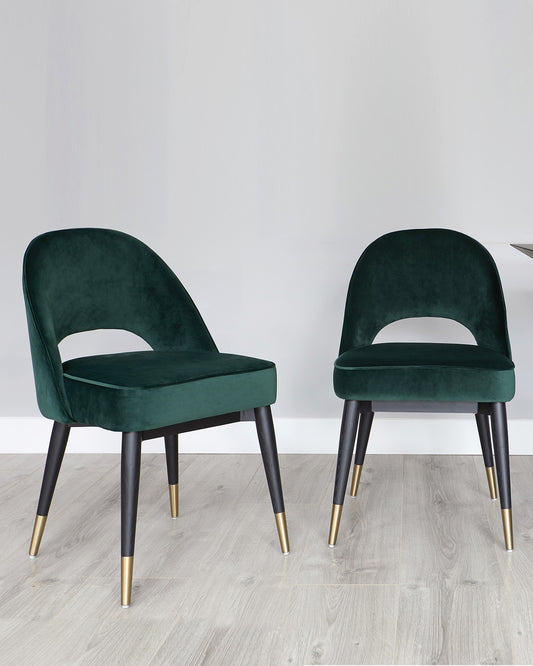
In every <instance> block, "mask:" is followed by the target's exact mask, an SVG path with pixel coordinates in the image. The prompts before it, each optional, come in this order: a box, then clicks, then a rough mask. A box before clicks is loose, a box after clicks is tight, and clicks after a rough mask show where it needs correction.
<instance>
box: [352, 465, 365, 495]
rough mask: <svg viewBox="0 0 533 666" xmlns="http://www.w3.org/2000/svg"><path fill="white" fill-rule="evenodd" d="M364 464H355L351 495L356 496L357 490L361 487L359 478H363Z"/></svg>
mask: <svg viewBox="0 0 533 666" xmlns="http://www.w3.org/2000/svg"><path fill="white" fill-rule="evenodd" d="M362 469H363V465H354V466H353V475H352V487H351V490H350V495H351V496H352V497H355V496H356V495H357V490H358V488H359V480H360V479H361V470H362Z"/></svg>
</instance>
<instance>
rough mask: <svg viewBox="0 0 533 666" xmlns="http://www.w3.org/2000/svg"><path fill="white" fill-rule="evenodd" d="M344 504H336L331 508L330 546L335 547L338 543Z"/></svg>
mask: <svg viewBox="0 0 533 666" xmlns="http://www.w3.org/2000/svg"><path fill="white" fill-rule="evenodd" d="M341 515H342V504H334V505H333V509H332V510H331V525H330V528H329V546H330V547H333V546H334V545H335V544H336V543H337V535H338V533H339V524H340V522H341Z"/></svg>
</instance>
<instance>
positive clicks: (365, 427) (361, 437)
mask: <svg viewBox="0 0 533 666" xmlns="http://www.w3.org/2000/svg"><path fill="white" fill-rule="evenodd" d="M373 420H374V412H364V413H363V414H361V416H360V418H359V428H358V433H357V445H356V447H355V459H354V465H353V476H352V487H351V490H350V495H351V496H352V497H355V496H356V495H357V489H358V488H359V481H360V479H361V471H362V469H363V463H364V461H365V454H366V447H367V446H368V438H369V437H370V429H371V428H372V421H373Z"/></svg>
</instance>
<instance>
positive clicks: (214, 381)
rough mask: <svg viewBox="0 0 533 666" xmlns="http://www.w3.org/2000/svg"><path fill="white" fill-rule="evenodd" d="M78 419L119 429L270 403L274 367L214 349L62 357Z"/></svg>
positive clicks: (146, 427) (142, 427) (273, 397)
mask: <svg viewBox="0 0 533 666" xmlns="http://www.w3.org/2000/svg"><path fill="white" fill-rule="evenodd" d="M63 373H64V381H65V390H66V394H67V399H68V402H69V407H70V413H71V416H72V418H73V420H74V421H76V422H79V423H87V424H90V425H95V426H100V427H102V428H107V429H108V430H116V431H121V432H128V431H131V432H133V431H135V432H137V431H142V430H150V429H152V428H161V427H164V426H167V425H172V424H175V423H183V422H186V421H192V420H195V419H201V418H206V417H210V416H218V415H221V414H227V413H230V412H236V411H241V410H245V409H252V408H255V407H263V406H265V405H270V404H272V403H273V402H275V400H276V367H275V365H274V363H272V362H270V361H263V360H261V359H257V358H250V357H247V356H237V355H235V354H221V353H219V352H211V351H190V352H183V351H182V352H162V351H142V352H126V353H121V354H105V355H99V356H86V357H83V358H75V359H72V360H69V361H66V362H65V363H63Z"/></svg>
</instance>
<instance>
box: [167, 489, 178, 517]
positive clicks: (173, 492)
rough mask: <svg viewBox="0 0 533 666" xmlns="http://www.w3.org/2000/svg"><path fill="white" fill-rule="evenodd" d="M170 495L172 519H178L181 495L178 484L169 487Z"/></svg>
mask: <svg viewBox="0 0 533 666" xmlns="http://www.w3.org/2000/svg"><path fill="white" fill-rule="evenodd" d="M168 494H169V496H170V515H171V516H172V518H177V517H178V516H179V493H178V484H177V483H173V484H170V485H169V486H168Z"/></svg>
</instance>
